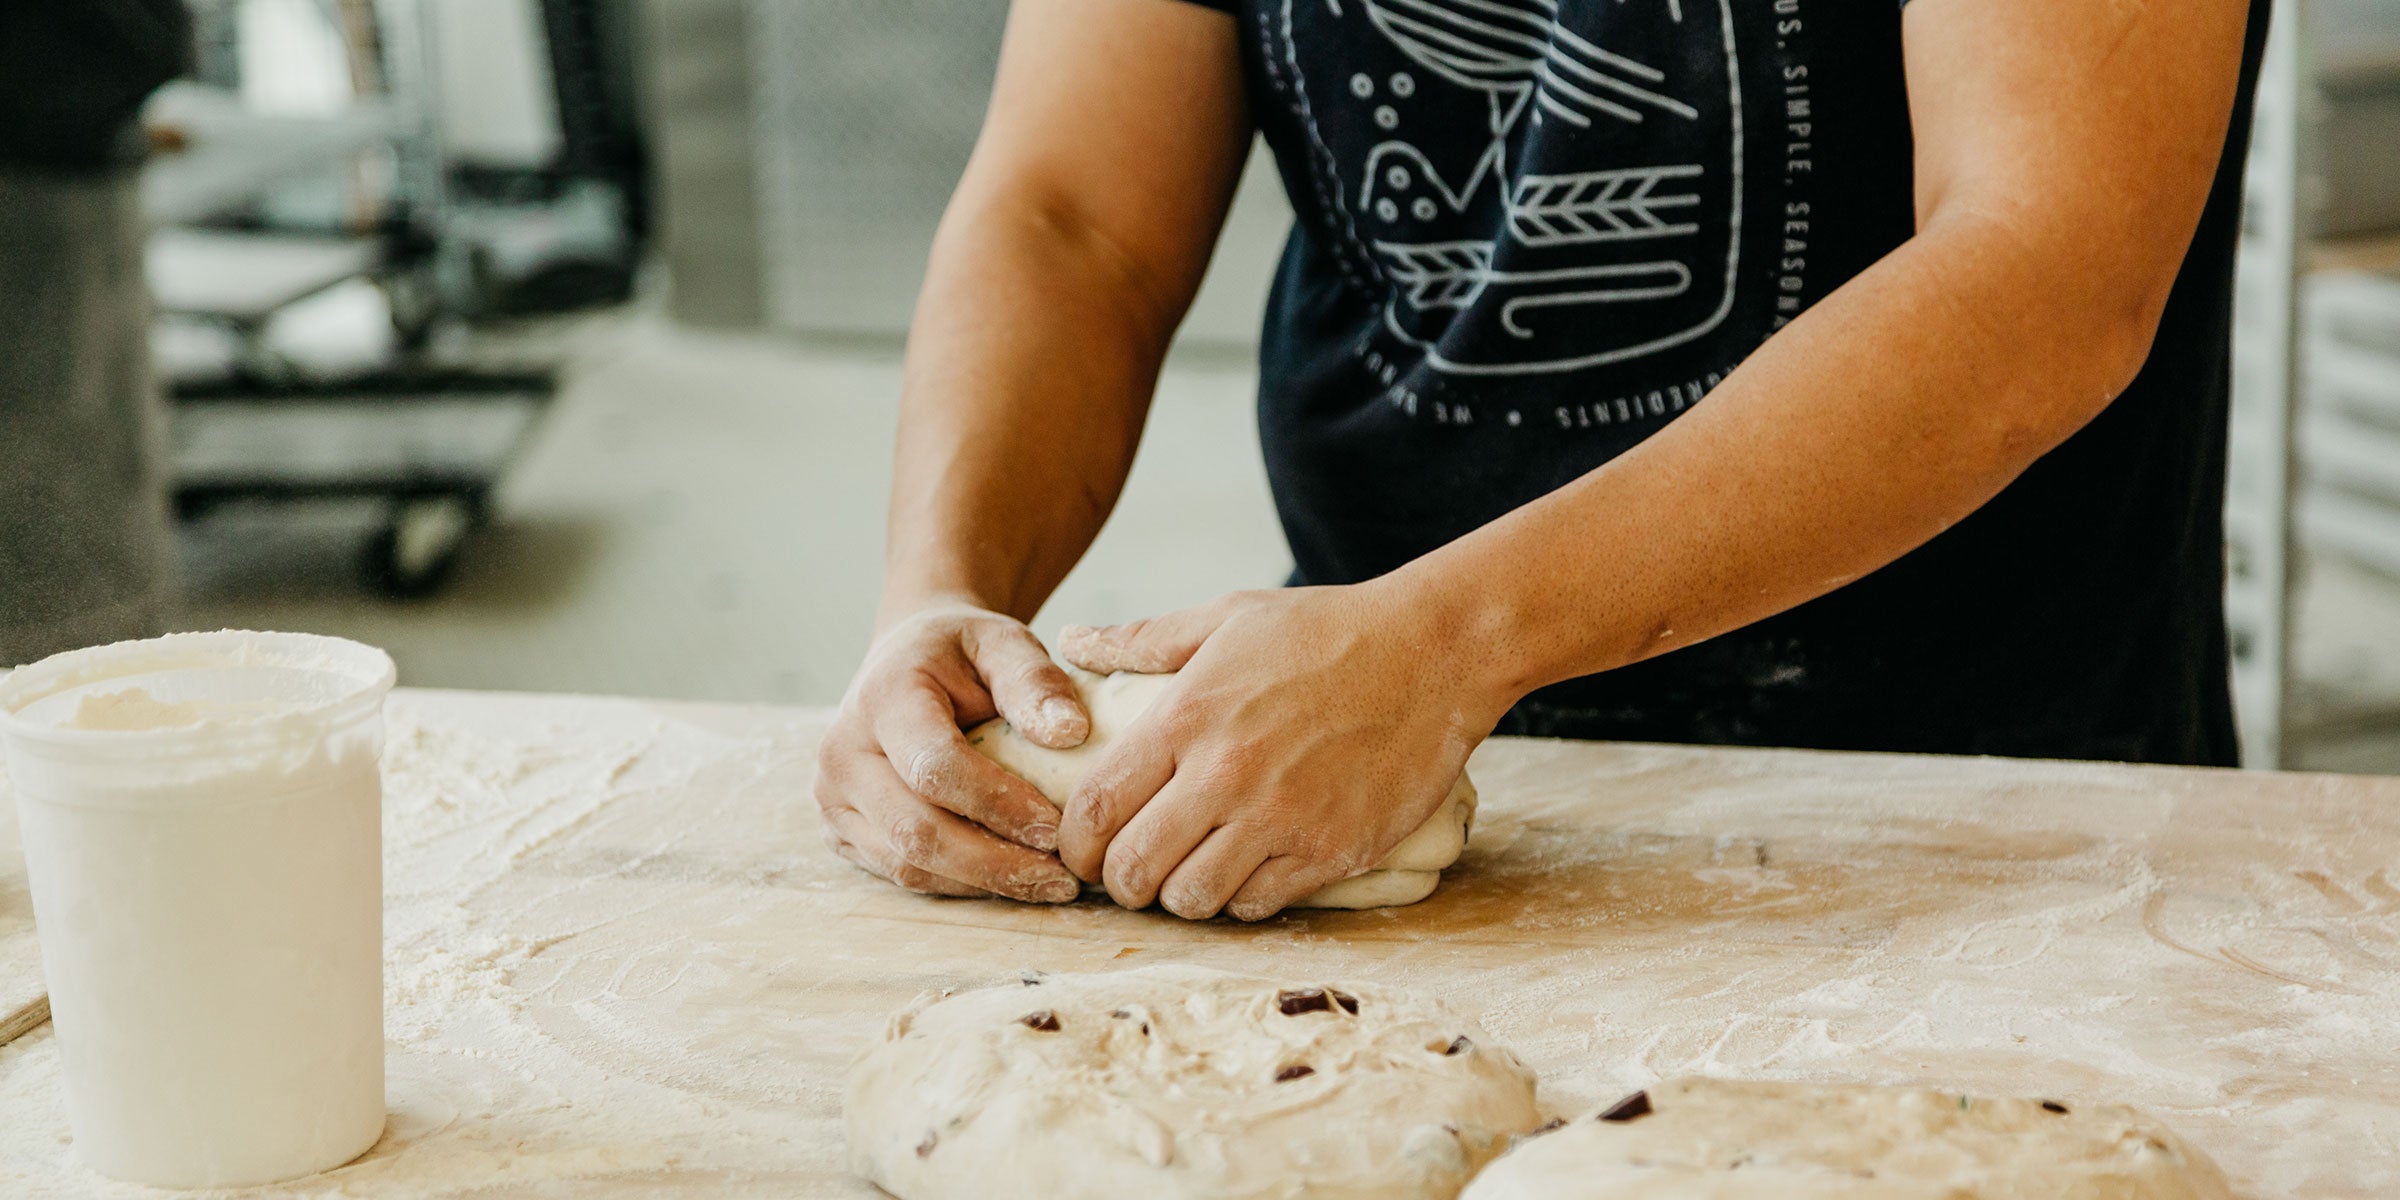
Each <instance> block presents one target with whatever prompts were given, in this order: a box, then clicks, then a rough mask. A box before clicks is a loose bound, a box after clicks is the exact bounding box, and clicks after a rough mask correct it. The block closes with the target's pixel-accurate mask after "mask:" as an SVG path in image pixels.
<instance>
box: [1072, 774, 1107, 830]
mask: <svg viewBox="0 0 2400 1200" xmlns="http://www.w3.org/2000/svg"><path fill="white" fill-rule="evenodd" d="M1110 807H1111V806H1110V804H1109V789H1108V787H1107V786H1106V785H1102V784H1098V783H1096V782H1086V783H1085V784H1084V785H1083V786H1082V787H1079V788H1076V789H1075V794H1074V795H1073V796H1071V797H1069V798H1068V800H1067V808H1068V817H1069V819H1070V820H1072V821H1074V822H1075V823H1076V824H1078V825H1081V826H1083V827H1084V828H1086V829H1106V828H1107V827H1108V815H1109V809H1110Z"/></svg>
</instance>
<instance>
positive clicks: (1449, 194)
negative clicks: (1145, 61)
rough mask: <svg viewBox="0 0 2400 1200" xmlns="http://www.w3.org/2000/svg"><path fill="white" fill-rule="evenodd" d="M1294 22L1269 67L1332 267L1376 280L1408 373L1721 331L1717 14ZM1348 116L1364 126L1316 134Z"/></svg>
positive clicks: (1577, 358)
mask: <svg viewBox="0 0 2400 1200" xmlns="http://www.w3.org/2000/svg"><path fill="white" fill-rule="evenodd" d="M1304 3H1305V0H1284V2H1283V3H1282V4H1281V5H1279V6H1278V7H1279V8H1280V10H1281V13H1280V22H1279V25H1280V27H1279V28H1277V27H1275V26H1273V25H1270V26H1269V27H1268V28H1267V30H1266V33H1267V40H1268V43H1269V60H1268V61H1269V69H1270V71H1271V72H1274V73H1276V74H1279V75H1281V76H1282V78H1280V79H1277V80H1276V83H1277V86H1278V87H1279V88H1281V89H1283V90H1284V91H1285V94H1286V95H1287V96H1288V97H1289V99H1290V102H1291V104H1292V105H1293V111H1294V113H1295V115H1297V116H1298V117H1299V118H1300V125H1301V128H1302V130H1303V131H1304V133H1305V134H1306V135H1307V137H1308V139H1309V146H1310V148H1311V156H1310V166H1311V171H1310V177H1311V179H1312V181H1314V182H1315V184H1316V187H1317V190H1318V193H1319V197H1320V198H1322V199H1329V200H1332V201H1334V203H1333V204H1331V205H1328V206H1327V210H1326V213H1325V215H1326V216H1327V217H1328V218H1330V219H1331V220H1332V221H1333V222H1335V224H1334V226H1333V228H1332V230H1331V232H1333V233H1334V234H1335V235H1336V237H1337V242H1338V243H1339V244H1340V245H1341V253H1340V254H1339V255H1338V256H1337V258H1338V261H1340V262H1341V264H1342V267H1343V270H1344V271H1345V273H1347V274H1350V275H1351V277H1352V279H1353V280H1354V281H1358V282H1362V283H1364V282H1367V281H1365V280H1360V279H1359V277H1358V274H1357V273H1356V272H1355V271H1354V270H1353V268H1352V267H1351V265H1350V264H1351V263H1353V262H1357V263H1359V264H1361V265H1362V266H1364V267H1365V268H1366V269H1367V270H1368V271H1371V272H1372V273H1373V274H1374V275H1375V276H1378V277H1380V278H1379V279H1378V280H1376V282H1379V283H1381V284H1382V285H1383V288H1384V289H1388V290H1386V292H1385V294H1386V295H1387V296H1388V299H1387V300H1386V301H1385V302H1384V304H1383V305H1382V307H1383V312H1382V320H1381V324H1382V326H1383V328H1384V329H1385V330H1386V331H1387V333H1388V334H1389V336H1391V337H1393V338H1396V339H1397V340H1398V341H1399V342H1400V343H1402V344H1404V345H1406V346H1408V347H1410V348H1411V350H1413V351H1414V352H1415V353H1416V354H1419V355H1422V357H1421V358H1420V359H1419V367H1420V369H1426V370H1431V371H1435V372H1439V373H1442V374H1448V375H1454V376H1470V377H1474V376H1481V377H1505V376H1529V375H1542V374H1554V373H1563V372H1569V371H1576V370H1581V369H1585V368H1590V367H1596V366H1602V365H1606V364H1610V363H1616V362H1622V361H1626V360H1632V359H1639V358H1642V357H1645V356H1648V355H1652V354H1656V353H1659V352H1661V351H1664V350H1667V349H1670V348H1673V347H1676V346H1680V345H1684V344H1687V343H1690V342H1693V341H1696V340H1698V339H1700V338H1702V337H1704V336H1707V335H1708V334H1710V333H1711V332H1713V331H1714V330H1716V329H1717V328H1719V327H1721V326H1722V325H1723V323H1724V322H1725V320H1726V319H1727V318H1728V317H1729V316H1730V315H1731V313H1732V310H1733V298H1734V294H1735V287H1736V284H1737V282H1738V280H1739V278H1740V267H1741V252H1740V241H1741V235H1742V229H1743V217H1744V201H1745V197H1744V196H1743V194H1742V187H1743V182H1744V176H1745V174H1746V171H1745V164H1744V162H1743V156H1744V153H1745V149H1746V147H1745V139H1744V120H1743V117H1744V114H1743V111H1742V86H1741V78H1740V72H1741V56H1740V54H1739V52H1738V49H1737V44H1736V30H1735V27H1734V16H1733V13H1732V11H1731V4H1732V0H1715V3H1716V6H1717V13H1716V14H1715V15H1716V18H1717V19H1716V20H1714V21H1710V20H1709V18H1708V17H1707V16H1706V15H1702V14H1699V13H1694V14H1693V15H1694V16H1695V17H1696V18H1697V24H1695V23H1693V22H1687V21H1685V19H1684V18H1685V10H1686V9H1690V8H1692V0H1316V3H1313V4H1306V7H1307V8H1308V9H1309V10H1310V12H1309V14H1308V15H1307V16H1306V17H1299V18H1298V19H1297V20H1296V15H1297V14H1296V11H1295V10H1296V9H1298V8H1300V7H1301V6H1302V5H1303V4H1304ZM1602 6H1605V7H1606V8H1607V9H1610V10H1620V9H1621V10H1634V9H1641V8H1645V7H1646V8H1649V9H1650V10H1651V11H1652V12H1654V13H1656V14H1657V15H1656V16H1654V17H1650V18H1647V20H1649V21H1651V22H1655V23H1653V24H1644V23H1642V22H1643V21H1644V18H1642V17H1639V16H1636V15H1634V14H1633V13H1632V12H1626V13H1625V14H1624V15H1604V14H1602V13H1600V12H1597V11H1595V10H1596V9H1599V8H1601V7H1602ZM1263 16H1264V14H1262V17H1263ZM1360 21H1363V22H1364V24H1365V25H1366V26H1367V27H1368V28H1371V29H1372V30H1373V31H1374V32H1373V33H1372V34H1369V33H1367V31H1366V29H1362V28H1360V27H1359V25H1358V24H1354V23H1353V22H1360ZM1265 23H1266V22H1265V21H1263V20H1262V24H1265ZM1711 26H1714V28H1711ZM1603 43H1605V45H1603ZM1710 43H1720V44H1719V45H1715V46H1712V45H1710ZM1637 45H1638V46H1639V47H1640V48H1639V49H1635V48H1633V47H1635V46H1637ZM1695 52H1698V53H1697V54H1695ZM1720 55H1721V57H1720ZM1379 60H1380V61H1379ZM1653 64H1656V65H1653ZM1719 70H1723V71H1724V72H1725V77H1724V78H1723V79H1722V80H1718V79H1717V78H1716V72H1717V71H1719ZM1720 89H1721V90H1720ZM1354 104H1355V105H1357V106H1358V107H1359V109H1360V110H1363V111H1359V112H1358V113H1357V115H1358V116H1359V117H1362V118H1370V119H1368V120H1364V121H1358V122H1355V123H1353V122H1349V121H1337V122H1335V123H1333V124H1330V125H1328V124H1325V123H1323V120H1322V119H1321V118H1320V111H1321V110H1329V109H1341V108H1347V107H1348V106H1350V105H1354ZM1461 104H1466V105H1472V106H1473V107H1472V108H1471V109H1468V110H1466V111H1460V110H1459V108H1458V106H1459V105H1461ZM1469 113H1473V114H1474V115H1472V116H1470V115H1469ZM1332 115H1333V114H1332V113H1331V112H1324V117H1327V118H1330V117H1331V116H1332ZM1462 119H1463V120H1465V121H1469V122H1472V123H1473V125H1481V126H1483V127H1484V129H1486V130H1487V131H1488V133H1487V134H1486V136H1485V137H1484V138H1482V139H1481V143H1482V144H1481V145H1477V144H1476V142H1475V141H1474V140H1469V141H1467V142H1466V143H1465V144H1463V145H1462V144H1459V143H1458V142H1457V141H1456V140H1455V139H1456V138H1457V136H1458V134H1459V133H1462V132H1465V131H1464V130H1461V129H1460V128H1459V122H1460V121H1461V120H1462ZM1546 119H1547V120H1548V121H1552V122H1555V123H1556V125H1557V130H1556V131H1555V132H1552V133H1547V134H1545V133H1543V132H1542V131H1541V126H1542V125H1543V123H1544V122H1545V120H1546ZM1418 122H1435V123H1437V125H1436V127H1438V128H1444V129H1446V130H1448V131H1451V132H1449V133H1447V134H1445V135H1444V137H1445V138H1447V139H1451V140H1441V141H1428V140H1424V139H1425V137H1426V136H1427V135H1425V134H1421V133H1418V132H1417V131H1416V130H1415V129H1414V128H1412V126H1415V125H1416V124H1417V123H1418ZM1469 128H1472V126H1469ZM1378 130H1381V131H1383V132H1382V135H1381V140H1377V131H1378ZM1362 133H1363V134H1364V135H1365V136H1364V137H1363V138H1362V137H1360V136H1359V135H1360V134H1362ZM1468 136H1469V138H1470V139H1472V135H1471V134H1469V135H1468ZM1337 145H1338V146H1340V147H1341V149H1340V150H1338V151H1337V150H1336V149H1335V147H1336V146H1337ZM1646 150H1648V151H1652V152H1655V151H1664V152H1665V153H1664V154H1655V155H1654V154H1651V153H1645V151H1646ZM1720 151H1721V152H1722V153H1723V154H1724V157H1723V158H1722V159H1719V158H1717V157H1716V155H1717V153H1718V152H1720ZM1519 156H1529V157H1525V158H1524V161H1522V162H1521V163H1520V162H1517V161H1515V160H1516V159H1517V158H1518V157H1519ZM1628 158H1631V160H1632V161H1633V162H1634V163H1643V165H1627V159H1628ZM1645 158H1648V160H1649V161H1648V162H1647V163H1644V159H1645ZM1338 164H1349V165H1348V169H1347V170H1344V169H1343V167H1342V166H1341V165H1338ZM1512 167H1513V168H1514V169H1515V170H1518V171H1526V172H1528V173H1525V174H1522V175H1519V176H1517V177H1515V178H1513V179H1512V178H1511V177H1510V171H1511V169H1512ZM1344 175H1347V176H1348V177H1349V181H1350V182H1353V183H1355V184H1356V185H1357V187H1358V190H1357V191H1356V192H1353V193H1352V194H1351V195H1350V196H1349V197H1348V198H1347V199H1348V203H1346V204H1344V203H1342V202H1341V201H1342V200H1343V199H1344V197H1343V196H1342V193H1343V192H1344V191H1345V190H1347V189H1345V188H1344V187H1343V183H1344V180H1343V179H1342V176H1344ZM1719 238H1722V239H1723V240H1724V245H1723V246H1722V247H1719V246H1718V245H1717V241H1718V239H1719ZM1720 259H1721V261H1722V263H1723V271H1722V274H1721V276H1720V275H1719V273H1718V271H1717V270H1716V264H1717V262H1718V261H1719V260H1720ZM1720 285H1721V286H1720ZM1405 357H1407V356H1406V355H1403V358H1405Z"/></svg>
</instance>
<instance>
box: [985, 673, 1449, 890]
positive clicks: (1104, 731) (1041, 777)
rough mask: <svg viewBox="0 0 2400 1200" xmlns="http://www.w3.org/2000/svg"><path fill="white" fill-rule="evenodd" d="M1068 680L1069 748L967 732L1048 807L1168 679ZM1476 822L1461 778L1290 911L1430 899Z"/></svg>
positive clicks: (998, 725)
mask: <svg viewBox="0 0 2400 1200" xmlns="http://www.w3.org/2000/svg"><path fill="white" fill-rule="evenodd" d="M1067 676H1068V678H1070V679H1072V680H1074V682H1075V688H1076V690H1077V691H1078V692H1081V693H1082V695H1083V703H1084V706H1085V708H1087V709H1088V710H1089V711H1090V712H1091V714H1092V733H1091V736H1090V737H1088V738H1086V739H1084V742H1083V744H1082V745H1080V746H1077V747H1075V748H1074V749H1072V750H1052V749H1049V748H1048V747H1045V746H1039V745H1036V744H1034V742H1033V741H1031V740H1030V739H1028V738H1027V737H1026V736H1025V735H1024V734H1022V733H1019V732H1017V729H1016V726H1014V725H1011V724H1009V723H1008V722H1007V721H986V722H984V723H983V724H981V725H978V726H976V727H975V728H973V729H970V730H968V731H967V741H968V742H969V743H970V744H972V745H973V746H974V747H975V748H976V749H977V750H979V751H981V752H982V753H983V755H984V757H986V758H989V759H991V760H992V761H993V762H996V763H999V764H1000V765H1001V766H1004V767H1007V768H1008V769H1009V770H1011V771H1014V772H1016V773H1017V774H1018V775H1020V776H1022V777H1024V779H1025V781H1026V782H1028V783H1031V784H1032V785H1033V786H1034V788H1035V789H1036V790H1038V791H1039V792H1041V793H1042V794H1043V795H1044V796H1047V797H1049V798H1050V801H1051V803H1054V804H1064V803H1066V800H1067V797H1068V796H1070V795H1072V794H1074V791H1075V785H1076V784H1079V783H1081V782H1083V777H1084V775H1085V774H1086V773H1087V772H1089V771H1090V770H1091V769H1092V765H1093V764H1094V763H1097V762H1098V761H1100V755H1101V753H1102V751H1104V750H1105V749H1106V748H1107V746H1108V744H1109V743H1110V742H1112V741H1114V740H1115V739H1116V737H1117V735H1119V734H1121V733H1123V732H1124V731H1125V729H1126V727H1128V726H1130V725H1132V724H1133V723H1134V721H1135V720H1137V719H1139V718H1140V717H1141V715H1142V713H1143V712H1144V711H1145V710H1147V709H1148V708H1149V707H1150V705H1151V703H1152V702H1153V701H1156V700H1157V699H1158V697H1159V695H1160V693H1162V692H1164V691H1166V690H1167V684H1168V683H1169V682H1170V681H1171V680H1173V679H1174V678H1175V677H1174V676H1172V675H1134V674H1128V673H1119V674H1115V675H1095V674H1092V673H1091V672H1089V671H1083V670H1078V669H1076V668H1074V667H1069V668H1067ZM1474 824H1475V785H1474V784H1473V783H1471V782H1469V781H1468V779H1467V777H1466V774H1465V773H1464V772H1461V773H1460V774H1459V777H1458V782H1457V783H1456V784H1454V785H1452V786H1451V788H1450V794H1449V796H1447V797H1445V798H1444V799H1443V801H1442V806H1441V807H1440V808H1437V809H1435V810H1434V812H1433V815H1432V816H1431V817H1428V818H1426V821H1425V823H1424V824H1423V825H1420V826H1418V827H1417V828H1416V831H1415V832H1413V833H1411V834H1409V835H1408V836H1407V837H1405V838H1402V839H1401V840H1400V844H1399V845H1397V846H1394V847H1392V852H1391V853H1389V854H1386V855H1384V856H1383V861H1382V862H1379V863H1376V864H1375V866H1374V868H1373V869H1372V870H1369V871H1368V872H1366V873H1365V874H1363V875H1356V876H1352V877H1351V878H1349V879H1345V880H1342V881H1341V882H1339V883H1335V884H1332V885H1330V886H1328V887H1326V888H1324V889H1322V890H1320V891H1318V892H1317V893H1316V894H1314V895H1312V896H1310V897H1308V898H1307V899H1305V900H1302V901H1300V902H1299V903H1298V904H1296V905H1294V906H1293V907H1295V908H1389V907H1392V906H1394V905H1400V904H1414V903H1416V902H1417V901H1419V900H1422V899H1424V898H1425V897H1427V896H1430V895H1432V894H1433V890H1434V888H1435V887H1436V886H1438V885H1439V884H1440V883H1441V880H1442V870H1443V869H1444V868H1446V867H1448V866H1449V865H1450V864H1452V863H1454V862H1457V861H1458V856H1459V853H1460V851H1463V850H1465V849H1466V846H1467V833H1468V831H1469V830H1470V829H1472V828H1473V827H1474Z"/></svg>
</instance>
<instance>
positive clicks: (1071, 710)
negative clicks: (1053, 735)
mask: <svg viewBox="0 0 2400 1200" xmlns="http://www.w3.org/2000/svg"><path fill="white" fill-rule="evenodd" d="M1042 720H1044V721H1046V722H1048V723H1049V725H1050V728H1051V729H1052V730H1053V731H1055V732H1060V733H1063V732H1065V731H1067V730H1069V729H1074V728H1077V727H1079V726H1081V725H1082V724H1083V723H1084V721H1083V710H1082V709H1079V708H1077V707H1075V702H1074V701H1072V700H1069V699H1067V698H1066V697H1064V696H1052V697H1050V698H1049V699H1047V700H1044V701H1042Z"/></svg>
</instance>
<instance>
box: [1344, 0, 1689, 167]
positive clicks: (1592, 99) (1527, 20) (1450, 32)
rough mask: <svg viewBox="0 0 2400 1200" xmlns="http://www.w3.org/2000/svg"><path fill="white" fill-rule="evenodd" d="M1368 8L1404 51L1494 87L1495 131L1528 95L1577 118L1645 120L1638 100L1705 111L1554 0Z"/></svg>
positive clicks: (1486, 88)
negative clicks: (1565, 14) (1606, 45)
mask: <svg viewBox="0 0 2400 1200" xmlns="http://www.w3.org/2000/svg"><path fill="white" fill-rule="evenodd" d="M1366 9H1367V18H1368V20H1370V21H1372V22H1373V23H1374V25H1375V28H1376V29H1378V30H1380V31H1382V33H1383V35H1384V37H1386V38H1388V39H1390V40H1391V43H1392V44H1393V45H1394V46H1397V47H1399V48H1400V52H1401V53H1403V54H1406V55H1407V56H1408V57H1409V58H1411V59H1413V60H1415V61H1416V62H1417V63H1419V64H1420V65H1422V66H1424V67H1425V68H1426V69H1427V70H1430V71H1432V72H1433V73H1435V74H1437V75H1440V76H1441V77H1442V78H1444V79H1448V80H1450V81H1451V82H1453V83H1456V84H1458V85H1460V86H1462V87H1468V88H1473V89H1475V90H1477V91H1480V92H1483V93H1485V94H1486V95H1487V96H1489V97H1490V98H1491V104H1492V132H1493V133H1494V134H1495V135H1497V134H1504V133H1506V132H1507V130H1508V128H1509V127H1510V126H1513V125H1515V124H1516V120H1517V116H1518V114H1520V113H1522V112H1523V111H1524V108H1525V101H1526V99H1527V98H1528V97H1531V98H1532V99H1533V101H1534V103H1536V104H1538V105H1540V106H1541V107H1542V109H1543V111H1545V112H1548V113H1550V114H1551V115H1552V116H1555V117H1557V118H1559V119H1560V120H1563V121H1567V122H1569V123H1572V124H1575V125H1586V126H1588V125H1590V124H1591V122H1592V118H1593V117H1595V116H1609V117H1614V118H1616V119H1617V120H1620V121H1627V122H1631V123H1634V124H1639V123H1641V121H1642V120H1643V119H1644V113H1643V111H1642V110H1641V109H1640V108H1637V107H1635V106H1636V105H1644V106H1648V107H1650V108H1654V109H1657V110H1659V111H1661V112H1666V113H1672V114H1674V115H1675V116H1679V117H1682V118H1683V119H1685V120H1687V121H1688V120H1691V119H1692V118H1694V117H1696V116H1698V115H1699V113H1698V111H1697V110H1696V109H1694V108H1693V107H1692V106H1691V105H1688V104H1685V103H1684V102H1682V101H1680V100H1677V99H1675V98H1673V97H1671V96H1667V95H1663V94H1661V93H1659V92H1657V91H1654V90H1652V89H1651V88H1650V87H1648V86H1645V85H1651V84H1658V83H1663V82H1665V80H1666V75H1665V73H1664V72H1661V71H1659V70H1658V69H1657V68H1655V67H1651V66H1648V65H1646V64H1644V63H1640V62H1636V61H1634V60H1633V59H1630V58H1626V57H1624V56H1623V55H1620V54H1614V53H1611V52H1609V51H1607V50H1604V49H1602V48H1600V47H1598V46H1595V45H1593V44H1592V43H1591V42H1590V41H1588V40H1586V39H1584V38H1582V37H1580V36H1578V35H1576V34H1575V33H1574V32H1573V31H1572V30H1569V29H1567V28H1565V27H1564V26H1562V25H1560V24H1558V3H1557V0H1366Z"/></svg>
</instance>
